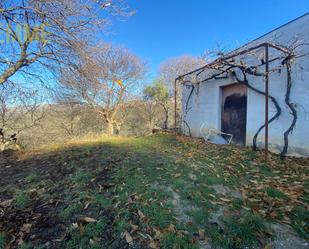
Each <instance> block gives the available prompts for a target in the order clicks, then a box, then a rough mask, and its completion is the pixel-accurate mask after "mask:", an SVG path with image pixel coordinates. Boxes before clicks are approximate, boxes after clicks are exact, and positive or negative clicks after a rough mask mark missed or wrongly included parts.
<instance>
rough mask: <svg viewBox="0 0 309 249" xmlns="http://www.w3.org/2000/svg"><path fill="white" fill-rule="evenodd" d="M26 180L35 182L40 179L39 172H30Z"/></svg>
mask: <svg viewBox="0 0 309 249" xmlns="http://www.w3.org/2000/svg"><path fill="white" fill-rule="evenodd" d="M25 180H26V182H28V183H34V182H36V181H38V180H39V177H38V174H37V173H35V172H33V173H31V174H29V175H28V176H27V177H26V178H25Z"/></svg>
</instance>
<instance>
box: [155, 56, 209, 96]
mask: <svg viewBox="0 0 309 249" xmlns="http://www.w3.org/2000/svg"><path fill="white" fill-rule="evenodd" d="M205 64H206V61H205V60H204V59H203V58H201V57H195V56H191V55H183V56H180V57H175V58H170V59H167V60H166V61H164V62H162V64H161V65H160V66H159V78H160V79H162V80H163V81H164V83H165V84H166V85H167V86H168V88H169V90H170V91H172V90H173V89H174V82H175V79H176V78H177V77H178V76H180V75H183V74H186V73H188V72H190V71H192V70H194V69H197V68H199V67H202V66H204V65H205Z"/></svg>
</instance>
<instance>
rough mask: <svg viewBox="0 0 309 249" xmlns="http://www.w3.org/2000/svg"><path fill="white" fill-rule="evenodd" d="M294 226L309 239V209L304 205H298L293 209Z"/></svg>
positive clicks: (301, 234) (303, 236) (302, 235)
mask: <svg viewBox="0 0 309 249" xmlns="http://www.w3.org/2000/svg"><path fill="white" fill-rule="evenodd" d="M291 213H292V215H291V217H292V226H293V228H294V229H295V231H296V232H297V233H298V234H299V235H300V236H301V237H302V238H304V239H309V236H308V234H309V211H308V210H306V209H305V208H303V207H300V206H296V207H295V208H294V209H293V210H292V212H291Z"/></svg>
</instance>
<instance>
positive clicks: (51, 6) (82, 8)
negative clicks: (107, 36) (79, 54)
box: [0, 0, 131, 84]
mask: <svg viewBox="0 0 309 249" xmlns="http://www.w3.org/2000/svg"><path fill="white" fill-rule="evenodd" d="M108 13H111V14H121V15H130V14H131V13H130V12H128V11H127V5H126V4H125V0H118V1H110V0H87V1H82V0H14V1H7V0H0V35H1V36H0V51H1V54H0V84H3V83H4V82H6V81H7V80H9V79H10V78H11V77H12V76H13V75H15V74H16V73H17V72H19V73H23V74H28V75H31V76H34V75H33V73H32V72H31V70H29V67H30V66H31V65H33V64H34V63H35V64H36V67H37V66H47V67H51V66H52V65H53V62H57V63H58V62H63V63H67V62H68V61H70V60H71V58H72V57H73V56H72V53H73V51H74V49H76V47H80V46H83V44H85V42H86V41H88V40H89V39H90V38H91V37H92V36H91V34H94V33H95V32H96V31H98V30H101V29H102V28H104V27H105V26H106V25H107V23H108V18H107V14H108Z"/></svg>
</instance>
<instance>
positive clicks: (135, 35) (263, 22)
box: [104, 0, 309, 77]
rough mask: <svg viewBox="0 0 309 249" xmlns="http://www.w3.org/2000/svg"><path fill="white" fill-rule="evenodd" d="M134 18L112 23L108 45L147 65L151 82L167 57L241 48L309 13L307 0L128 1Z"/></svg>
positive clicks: (107, 39)
mask: <svg viewBox="0 0 309 249" xmlns="http://www.w3.org/2000/svg"><path fill="white" fill-rule="evenodd" d="M128 3H129V5H130V6H131V8H132V9H134V10H136V14H135V15H134V16H132V17H130V18H129V19H127V20H125V21H123V20H119V19H118V20H114V21H113V24H112V26H110V27H109V29H110V32H109V33H108V34H105V35H104V39H105V41H108V42H114V43H116V44H122V45H125V46H127V47H128V48H130V49H131V50H132V51H133V52H134V53H136V54H137V55H139V56H140V57H142V58H144V59H145V60H147V61H148V66H149V69H150V73H151V77H154V76H155V73H156V70H157V67H158V65H159V64H160V63H161V62H162V61H164V60H166V59H167V58H169V57H175V56H180V55H184V54H192V55H200V54H202V53H203V52H205V51H206V50H207V49H213V48H215V45H216V43H218V42H219V43H220V44H222V45H224V46H225V47H227V48H230V49H231V48H233V47H235V46H238V45H242V44H244V43H246V42H248V41H250V40H252V39H254V38H257V37H258V36H260V35H263V34H264V33H266V32H268V31H270V30H272V29H274V28H276V27H278V26H280V25H282V24H285V23H286V22H288V21H290V20H292V19H294V18H296V17H298V16H301V15H303V14H304V13H306V12H308V11H309V0H247V1H244V0H234V1H228V0H187V1H185V0H128Z"/></svg>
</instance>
